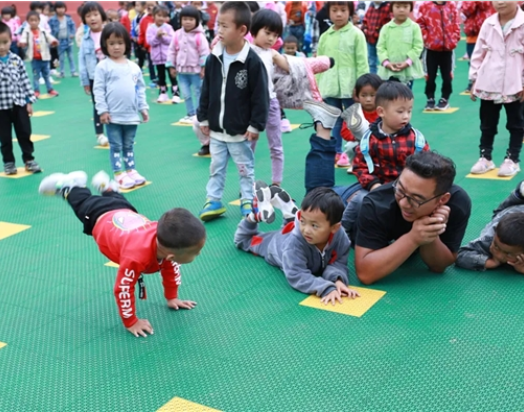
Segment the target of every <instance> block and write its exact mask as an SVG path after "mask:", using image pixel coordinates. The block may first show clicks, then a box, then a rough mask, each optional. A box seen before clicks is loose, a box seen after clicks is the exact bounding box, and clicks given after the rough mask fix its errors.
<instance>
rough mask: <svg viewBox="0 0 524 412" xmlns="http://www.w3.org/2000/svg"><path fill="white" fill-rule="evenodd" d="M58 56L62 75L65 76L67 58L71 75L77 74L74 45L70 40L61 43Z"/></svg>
mask: <svg viewBox="0 0 524 412" xmlns="http://www.w3.org/2000/svg"><path fill="white" fill-rule="evenodd" d="M58 56H59V60H60V75H62V76H63V75H64V74H65V61H66V57H67V59H68V60H69V70H70V71H71V74H73V73H76V66H75V59H74V58H73V45H72V44H71V43H70V42H69V40H66V41H63V40H61V41H60V45H59V46H58Z"/></svg>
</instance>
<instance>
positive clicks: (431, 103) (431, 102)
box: [424, 99, 435, 110]
mask: <svg viewBox="0 0 524 412" xmlns="http://www.w3.org/2000/svg"><path fill="white" fill-rule="evenodd" d="M424 110H435V99H428V101H427V102H426V107H425V108H424Z"/></svg>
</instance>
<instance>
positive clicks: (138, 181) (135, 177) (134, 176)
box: [127, 169, 146, 186]
mask: <svg viewBox="0 0 524 412" xmlns="http://www.w3.org/2000/svg"><path fill="white" fill-rule="evenodd" d="M127 176H128V177H129V178H130V179H131V180H132V181H133V182H135V186H142V185H144V184H145V183H146V178H145V177H144V176H142V175H141V174H140V173H138V172H137V171H136V170H134V169H133V170H128V171H127Z"/></svg>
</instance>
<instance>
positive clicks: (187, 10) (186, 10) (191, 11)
mask: <svg viewBox="0 0 524 412" xmlns="http://www.w3.org/2000/svg"><path fill="white" fill-rule="evenodd" d="M182 17H191V18H193V19H195V20H196V26H195V27H198V25H199V24H200V12H199V11H198V9H197V8H196V7H194V6H185V7H182V10H180V23H182Z"/></svg>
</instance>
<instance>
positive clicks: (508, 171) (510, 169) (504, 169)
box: [498, 159, 520, 177]
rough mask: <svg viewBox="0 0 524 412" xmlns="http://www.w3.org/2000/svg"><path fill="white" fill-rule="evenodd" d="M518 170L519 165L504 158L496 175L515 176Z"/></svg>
mask: <svg viewBox="0 0 524 412" xmlns="http://www.w3.org/2000/svg"><path fill="white" fill-rule="evenodd" d="M518 172H520V166H519V164H518V163H515V162H514V161H513V160H511V159H504V162H503V163H502V164H501V165H500V169H499V173H498V175H499V176H500V177H510V176H515V175H516V174H517V173H518Z"/></svg>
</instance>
